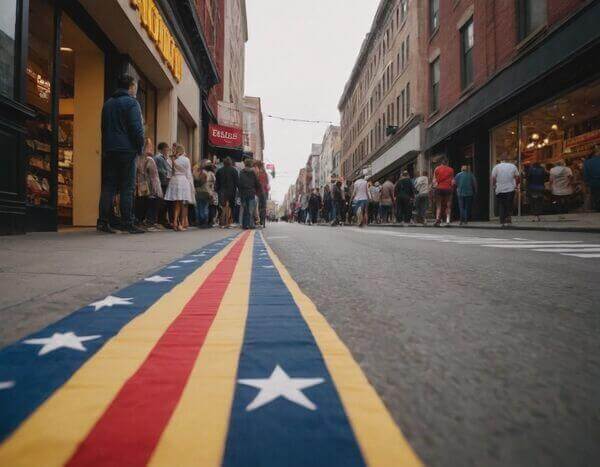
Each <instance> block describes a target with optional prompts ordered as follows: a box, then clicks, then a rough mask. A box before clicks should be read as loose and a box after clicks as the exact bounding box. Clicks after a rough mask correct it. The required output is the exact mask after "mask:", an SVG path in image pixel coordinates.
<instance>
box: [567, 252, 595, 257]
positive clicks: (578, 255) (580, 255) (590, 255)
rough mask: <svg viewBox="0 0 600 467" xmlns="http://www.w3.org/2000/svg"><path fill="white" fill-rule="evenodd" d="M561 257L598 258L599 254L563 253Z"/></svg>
mask: <svg viewBox="0 0 600 467" xmlns="http://www.w3.org/2000/svg"><path fill="white" fill-rule="evenodd" d="M562 256H575V257H576V258H600V253H598V254H597V253H589V254H587V253H579V254H569V253H565V254H563V255H562Z"/></svg>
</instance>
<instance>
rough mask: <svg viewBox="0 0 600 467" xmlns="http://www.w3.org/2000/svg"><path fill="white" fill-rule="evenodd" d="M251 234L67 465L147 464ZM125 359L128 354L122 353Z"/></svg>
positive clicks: (227, 258)
mask: <svg viewBox="0 0 600 467" xmlns="http://www.w3.org/2000/svg"><path fill="white" fill-rule="evenodd" d="M247 239H248V234H244V235H242V237H241V239H240V240H239V241H238V242H237V243H236V244H235V245H233V247H232V248H231V250H230V251H229V252H228V253H227V255H226V256H225V257H224V258H223V260H222V261H221V262H220V263H219V264H218V265H217V267H216V268H215V269H214V270H213V271H212V272H211V274H210V275H209V276H208V277H207V278H206V280H205V281H204V282H203V283H202V285H201V286H200V287H199V288H198V290H197V291H196V292H195V293H194V295H193V297H192V298H191V299H190V300H189V302H187V303H186V305H185V306H184V307H183V310H182V311H181V313H180V314H179V315H178V316H177V317H176V318H175V319H174V320H173V322H172V323H171V324H170V326H169V327H168V328H167V330H166V331H165V332H164V334H163V335H162V336H161V337H160V339H159V340H158V342H157V343H156V344H155V346H154V347H153V349H152V351H151V352H150V353H149V355H148V357H147V358H146V360H145V361H144V363H143V364H142V365H141V366H140V367H139V368H138V370H137V371H136V372H135V373H134V374H133V375H132V376H131V377H130V378H129V379H128V380H127V382H126V383H125V384H124V385H123V387H122V388H121V389H120V391H119V393H118V394H117V396H116V397H115V399H113V401H112V402H111V404H110V405H109V406H108V408H107V409H106V411H105V412H104V413H103V415H102V417H101V418H100V419H99V420H98V422H97V423H96V424H95V426H94V427H93V429H92V430H91V431H90V433H89V434H88V435H87V438H86V439H85V440H84V441H83V442H82V443H81V444H80V445H79V447H78V448H77V450H76V452H75V453H74V454H73V456H72V457H71V459H70V460H69V462H68V463H67V465H68V466H73V467H74V466H81V467H84V466H89V465H94V464H100V465H118V464H119V463H121V462H122V461H123V459H127V464H128V465H129V466H144V465H146V464H147V463H148V460H149V459H150V457H151V455H152V453H153V451H154V449H155V447H156V444H157V443H158V440H159V438H160V436H161V435H162V433H163V431H164V429H165V427H166V425H167V423H168V422H169V419H170V418H171V415H172V414H173V411H174V410H175V407H176V405H177V403H178V402H179V398H180V397H181V394H182V392H183V390H184V388H185V385H186V383H187V380H188V377H189V375H190V372H191V371H192V368H193V367H194V364H195V362H196V358H197V356H198V353H199V352H200V349H201V348H202V345H203V344H204V340H205V338H206V335H207V334H208V330H209V329H210V326H211V325H212V322H213V319H214V317H215V316H216V313H217V311H218V309H219V306H220V305H221V300H222V298H223V296H224V295H225V291H226V290H227V287H228V286H229V283H230V281H231V278H232V276H233V272H234V270H235V266H236V264H237V261H238V258H239V256H240V254H241V252H242V249H243V247H244V244H245V242H246V241H247ZM122 358H123V356H122Z"/></svg>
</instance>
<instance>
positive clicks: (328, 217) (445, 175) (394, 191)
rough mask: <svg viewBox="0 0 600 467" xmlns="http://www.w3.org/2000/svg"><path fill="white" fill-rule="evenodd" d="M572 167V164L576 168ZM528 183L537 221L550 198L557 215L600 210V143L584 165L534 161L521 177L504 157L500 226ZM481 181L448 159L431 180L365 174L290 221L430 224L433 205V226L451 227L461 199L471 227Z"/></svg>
mask: <svg viewBox="0 0 600 467" xmlns="http://www.w3.org/2000/svg"><path fill="white" fill-rule="evenodd" d="M571 165H572V164H571ZM522 184H525V186H526V194H527V203H528V209H529V210H530V213H531V214H532V215H533V216H534V218H535V220H537V221H540V220H541V217H540V216H541V215H542V213H543V209H544V202H545V200H546V199H548V198H549V199H550V202H551V203H552V207H553V209H554V210H555V212H557V213H566V212H568V211H569V209H571V208H570V207H571V206H573V205H575V204H577V205H583V204H589V207H590V209H591V210H594V211H596V212H600V145H596V146H595V147H594V150H593V153H592V154H590V156H589V157H588V158H587V159H586V160H585V161H583V162H582V164H581V167H578V166H577V167H575V166H573V165H572V166H571V167H569V166H568V165H567V164H566V163H565V161H562V160H560V161H557V162H556V163H555V164H553V165H552V166H551V167H543V166H542V165H541V164H539V163H534V164H532V165H531V166H528V167H526V170H525V171H524V173H523V174H522V173H520V172H519V170H518V168H517V166H516V165H515V164H514V163H512V162H511V161H510V160H509V158H508V156H507V155H504V156H502V157H501V158H500V162H499V163H498V164H496V165H495V166H494V167H493V169H492V173H491V185H492V188H493V190H494V193H495V197H496V205H497V208H498V217H499V222H500V224H501V225H502V226H508V225H510V224H511V223H512V214H513V212H514V206H515V200H516V194H517V192H518V190H519V189H520V187H521V185H522ZM477 190H478V183H477V179H476V178H475V176H474V175H473V173H472V172H471V169H470V167H469V166H468V165H463V166H462V167H461V170H460V172H458V173H455V171H454V169H453V168H452V167H450V166H449V165H448V160H447V159H445V158H442V160H441V161H440V164H439V165H438V166H437V167H436V168H435V170H434V172H433V176H432V177H431V179H430V178H429V174H428V173H427V171H421V172H419V173H418V175H417V176H416V177H414V178H411V176H410V175H409V172H408V171H406V170H405V171H402V172H401V174H400V176H399V177H398V178H397V179H396V180H394V178H392V177H389V178H387V179H385V181H383V183H381V182H380V181H376V182H374V183H372V182H370V181H367V180H366V179H365V178H364V176H363V177H360V178H358V179H357V180H355V181H354V183H350V182H346V183H343V182H342V181H339V180H338V181H336V182H334V183H333V184H332V185H331V187H330V186H328V185H326V186H325V187H324V188H323V190H322V193H321V191H320V190H318V189H313V190H312V192H310V193H304V194H302V195H300V197H299V199H298V200H297V202H296V203H295V204H293V205H292V209H291V211H290V212H288V213H287V215H286V218H287V220H288V221H291V222H299V223H304V224H317V223H319V222H322V223H329V224H331V225H334V226H335V225H344V224H357V225H359V226H361V227H362V226H364V225H367V224H386V223H397V224H400V225H404V224H421V225H426V224H427V222H428V221H427V217H428V214H429V212H430V206H432V208H433V209H432V214H433V225H434V226H436V227H438V226H449V225H450V223H451V220H452V209H453V200H454V197H456V201H457V203H456V204H457V206H458V220H459V225H467V224H468V223H469V221H470V220H471V217H472V206H473V201H474V198H475V195H476V194H477Z"/></svg>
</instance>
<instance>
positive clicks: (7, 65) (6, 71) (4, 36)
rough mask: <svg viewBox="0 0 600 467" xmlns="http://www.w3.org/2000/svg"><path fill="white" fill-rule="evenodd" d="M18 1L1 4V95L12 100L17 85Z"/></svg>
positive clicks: (8, 0) (7, 1) (13, 0)
mask: <svg viewBox="0 0 600 467" xmlns="http://www.w3.org/2000/svg"><path fill="white" fill-rule="evenodd" d="M16 25H17V0H4V1H3V2H2V3H1V4H0V94H2V95H3V96H6V97H10V98H12V97H13V96H14V84H15V33H16Z"/></svg>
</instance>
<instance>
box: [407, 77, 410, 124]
mask: <svg viewBox="0 0 600 467" xmlns="http://www.w3.org/2000/svg"><path fill="white" fill-rule="evenodd" d="M408 117H410V83H406V118H408Z"/></svg>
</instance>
